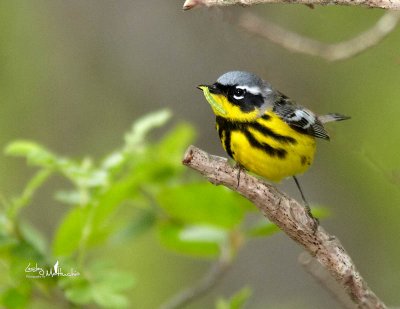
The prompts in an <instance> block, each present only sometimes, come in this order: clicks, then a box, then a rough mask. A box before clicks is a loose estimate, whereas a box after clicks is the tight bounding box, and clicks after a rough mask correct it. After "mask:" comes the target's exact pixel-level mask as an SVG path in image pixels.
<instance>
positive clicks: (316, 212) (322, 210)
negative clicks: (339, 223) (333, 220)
mask: <svg viewBox="0 0 400 309" xmlns="http://www.w3.org/2000/svg"><path fill="white" fill-rule="evenodd" d="M311 213H312V215H313V216H314V217H315V218H318V219H325V218H328V217H329V216H330V215H331V211H330V210H329V209H328V208H326V207H314V206H313V208H311Z"/></svg>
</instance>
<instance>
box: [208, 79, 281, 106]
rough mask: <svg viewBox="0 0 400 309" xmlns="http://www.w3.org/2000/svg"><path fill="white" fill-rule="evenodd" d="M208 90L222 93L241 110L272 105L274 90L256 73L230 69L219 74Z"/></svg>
mask: <svg viewBox="0 0 400 309" xmlns="http://www.w3.org/2000/svg"><path fill="white" fill-rule="evenodd" d="M209 89H210V92H211V93H214V94H222V95H224V96H226V97H227V99H228V101H229V102H230V103H231V104H233V105H236V106H238V107H239V108H240V109H241V110H242V111H243V112H251V111H254V110H255V109H257V110H260V111H263V110H265V109H266V108H267V107H268V106H272V102H273V95H274V92H273V90H272V88H271V85H270V84H269V83H267V82H266V81H264V80H262V79H261V78H259V77H258V76H257V75H255V74H253V73H249V72H244V71H231V72H227V73H225V74H223V75H221V76H220V77H219V78H218V79H217V82H216V83H214V84H213V85H212V86H210V88H209Z"/></svg>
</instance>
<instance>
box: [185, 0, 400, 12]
mask: <svg viewBox="0 0 400 309" xmlns="http://www.w3.org/2000/svg"><path fill="white" fill-rule="evenodd" d="M260 3H263V4H265V3H298V4H307V5H351V6H366V7H370V8H381V9H392V10H399V9H400V1H399V0H186V1H185V3H184V4H183V9H184V10H190V9H192V8H195V7H199V6H206V7H212V6H230V5H242V6H250V5H255V4H260Z"/></svg>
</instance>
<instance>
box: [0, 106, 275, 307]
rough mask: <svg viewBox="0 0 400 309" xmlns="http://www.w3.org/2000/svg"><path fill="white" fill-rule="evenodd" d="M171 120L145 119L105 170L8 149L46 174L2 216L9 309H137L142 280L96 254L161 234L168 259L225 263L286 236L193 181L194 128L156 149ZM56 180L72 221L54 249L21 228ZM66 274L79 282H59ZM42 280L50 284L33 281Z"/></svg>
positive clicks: (235, 302)
mask: <svg viewBox="0 0 400 309" xmlns="http://www.w3.org/2000/svg"><path fill="white" fill-rule="evenodd" d="M170 117H171V115H170V113H169V112H168V111H165V110H164V111H160V112H156V113H153V114H150V115H147V116H145V117H143V118H141V119H139V120H138V121H136V122H135V123H134V124H133V126H132V128H131V130H130V131H129V132H128V133H127V134H126V135H125V138H124V141H125V142H124V144H123V145H122V147H120V148H119V149H117V150H114V151H112V152H111V153H110V154H109V155H107V156H106V157H105V158H104V159H102V160H100V161H96V160H94V159H93V158H90V157H87V158H84V159H82V160H76V159H71V158H67V157H63V156H59V155H57V154H56V153H54V152H52V151H50V150H48V149H46V148H45V147H43V146H42V145H40V144H38V143H36V142H32V141H26V140H20V141H15V142H13V143H11V144H10V145H8V146H7V147H6V149H5V153H6V154H7V155H11V156H18V157H23V158H25V159H26V160H27V163H28V164H29V165H32V166H34V167H36V168H37V169H38V171H37V173H36V174H35V175H34V176H33V178H32V179H31V180H29V181H28V183H27V185H26V187H25V188H24V189H23V190H22V193H21V195H20V196H18V197H16V198H13V199H11V200H9V201H5V202H4V209H3V211H1V212H0V259H1V260H2V265H3V266H2V267H3V268H4V269H3V271H2V273H4V275H3V276H1V278H0V283H1V284H2V285H4V286H5V287H6V288H4V289H2V290H0V306H3V307H6V308H25V307H29V305H30V302H31V301H32V296H33V293H34V292H35V295H38V294H39V295H42V296H44V295H49V294H51V293H59V292H56V291H62V295H63V297H64V298H65V301H67V302H70V303H73V304H75V305H85V304H97V305H98V306H101V307H106V308H108V307H113V308H114V307H118V308H121V307H129V301H128V299H127V297H126V294H125V293H126V291H128V290H129V289H131V288H132V287H133V286H134V284H135V281H136V280H135V279H134V277H133V274H130V273H128V272H126V271H125V270H124V269H119V268H118V267H116V266H115V265H113V264H112V263H108V262H107V260H106V258H105V256H101V255H100V256H97V255H94V254H92V253H93V252H94V250H96V248H107V249H112V247H113V246H115V243H114V242H113V241H112V240H115V239H119V240H120V243H121V242H122V243H125V244H127V243H129V244H130V245H131V243H132V241H134V240H135V238H136V237H138V236H139V235H142V234H143V233H146V232H150V231H155V232H156V233H157V234H158V235H159V239H160V244H162V245H164V246H165V247H166V248H167V249H170V250H173V251H175V252H178V253H181V254H188V255H191V256H195V257H208V258H219V257H220V256H221V255H222V254H226V252H223V249H222V248H226V247H228V248H229V254H231V255H232V256H234V254H235V253H236V252H237V251H238V250H239V249H240V247H241V246H242V245H243V243H244V241H245V240H246V239H249V238H251V237H255V236H266V235H271V234H273V233H274V232H276V231H277V228H276V227H275V225H273V224H271V223H268V222H265V220H263V221H262V223H261V224H259V223H256V224H255V225H250V226H249V225H248V224H244V221H245V217H246V214H247V213H248V212H250V211H253V210H254V208H253V206H252V205H251V204H250V203H249V202H248V201H247V200H245V199H243V198H242V197H240V196H239V195H237V194H235V193H234V192H232V191H229V190H227V189H226V188H224V187H215V186H212V185H211V184H209V183H205V182H201V181H200V180H199V179H197V178H194V177H193V176H192V177H187V175H185V173H186V172H187V171H186V169H185V168H184V167H183V166H182V164H181V162H180V161H181V157H182V154H183V152H184V150H185V148H186V147H187V146H188V144H189V143H190V141H191V140H192V139H193V136H194V132H193V129H192V128H191V127H190V126H189V125H187V124H179V125H177V126H175V127H174V128H173V129H172V130H171V131H169V132H168V133H167V134H166V135H165V136H163V137H162V138H161V139H160V140H158V141H156V142H149V138H148V134H149V132H150V131H152V130H153V129H155V128H156V127H161V126H163V125H164V124H165V123H166V122H167V121H168V120H169V119H170ZM53 175H59V176H62V177H63V178H65V179H67V180H68V181H69V182H70V184H71V185H70V188H69V189H67V190H65V189H63V190H59V191H58V192H56V193H55V198H56V199H57V200H59V201H61V202H62V203H64V204H65V207H66V210H67V211H66V214H65V215H64V216H63V217H62V218H61V220H60V222H59V223H58V225H57V227H56V230H55V231H54V235H53V238H52V242H51V243H48V242H47V241H46V240H45V238H44V237H43V236H42V234H41V232H40V231H39V229H37V228H36V227H34V226H32V225H31V224H29V223H28V222H25V221H23V220H22V219H21V211H22V210H23V209H24V208H25V207H29V206H30V205H31V203H32V198H33V197H34V195H35V194H36V193H37V190H38V189H39V188H41V187H42V186H43V185H44V183H45V182H46V181H48V180H49V179H50V178H51V177H52V176H53ZM48 207H49V206H48ZM128 210H129V212H127V211H128ZM126 213H129V216H126ZM59 265H62V269H64V270H65V271H63V273H64V272H68V274H72V275H68V276H67V275H60V274H59V273H57V271H61V268H59ZM29 269H30V271H28V270H29ZM39 269H41V270H42V271H43V273H40V270H39ZM38 274H39V275H40V274H41V275H42V278H36V279H35V278H27V276H28V275H38ZM249 295H250V292H249V290H248V289H244V290H242V291H240V292H239V293H238V294H236V295H235V296H233V297H232V298H231V299H229V300H224V299H221V300H220V301H219V302H218V304H217V308H241V306H242V304H244V302H245V300H246V299H247V298H248V297H249Z"/></svg>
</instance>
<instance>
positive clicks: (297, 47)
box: [239, 11, 400, 61]
mask: <svg viewBox="0 0 400 309" xmlns="http://www.w3.org/2000/svg"><path fill="white" fill-rule="evenodd" d="M399 20H400V12H397V11H396V12H394V11H389V12H387V13H385V14H384V15H383V16H382V17H381V18H380V19H379V20H378V21H377V22H376V24H375V25H374V26H372V27H371V28H370V29H368V30H366V31H364V32H362V33H361V34H359V35H357V36H356V37H354V38H352V39H350V40H347V41H343V42H339V43H336V44H325V43H322V42H319V41H317V40H314V39H311V38H308V37H305V36H302V35H300V34H298V33H295V32H292V31H289V30H287V29H284V28H282V27H280V26H278V25H277V24H275V23H272V22H269V21H267V20H263V19H261V18H260V17H257V16H256V15H254V14H251V13H245V14H243V15H242V16H241V17H240V19H239V26H240V27H242V28H243V29H245V30H246V31H248V32H250V33H252V34H255V35H258V36H260V37H262V38H265V39H268V40H270V41H272V42H274V43H275V44H277V45H281V46H283V47H284V48H286V49H288V50H290V51H294V52H299V53H303V54H308V55H312V56H319V57H321V58H324V59H326V60H329V61H337V60H344V59H347V58H350V57H352V56H355V55H357V54H359V53H361V52H363V51H364V50H366V49H368V48H370V47H372V46H374V45H376V44H378V43H379V42H380V41H381V40H383V39H384V38H385V37H386V36H387V35H388V34H389V33H390V32H392V31H393V30H394V29H395V27H396V25H397V24H398V22H399Z"/></svg>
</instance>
